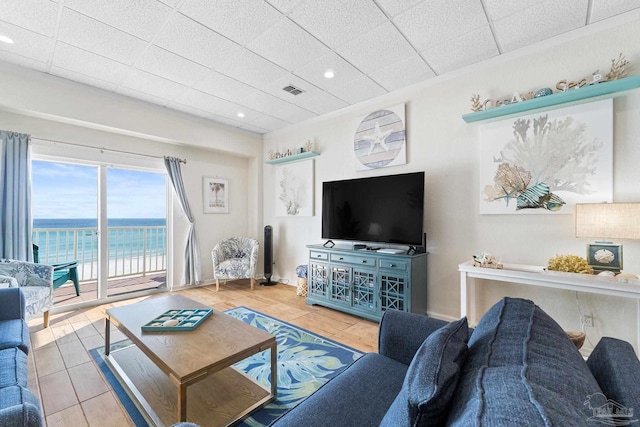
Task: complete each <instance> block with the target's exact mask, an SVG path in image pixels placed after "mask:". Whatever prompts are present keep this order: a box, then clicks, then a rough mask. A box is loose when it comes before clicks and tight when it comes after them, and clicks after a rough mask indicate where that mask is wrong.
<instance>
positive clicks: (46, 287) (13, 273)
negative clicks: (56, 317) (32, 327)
mask: <svg viewBox="0 0 640 427" xmlns="http://www.w3.org/2000/svg"><path fill="white" fill-rule="evenodd" d="M0 287H2V288H21V289H22V293H23V294H24V299H25V319H26V320H30V319H32V318H34V317H36V316H38V315H39V314H44V327H45V328H47V327H48V326H49V310H50V309H51V307H53V267H52V266H50V265H45V264H36V263H34V262H26V261H17V260H11V259H0Z"/></svg>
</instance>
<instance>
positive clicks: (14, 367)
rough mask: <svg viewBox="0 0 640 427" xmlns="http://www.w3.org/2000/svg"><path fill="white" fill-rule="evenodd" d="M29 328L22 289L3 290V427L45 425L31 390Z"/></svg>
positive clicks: (0, 325) (0, 304) (0, 409)
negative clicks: (28, 377)
mask: <svg viewBox="0 0 640 427" xmlns="http://www.w3.org/2000/svg"><path fill="white" fill-rule="evenodd" d="M28 354H29V328H28V327H27V323H26V321H25V298H24V294H23V292H22V290H21V289H20V288H4V289H0V426H2V427H40V426H42V425H43V422H42V415H41V412H40V402H39V401H38V398H37V397H36V396H35V395H34V394H33V393H31V392H30V391H29V390H28V389H27V355H28Z"/></svg>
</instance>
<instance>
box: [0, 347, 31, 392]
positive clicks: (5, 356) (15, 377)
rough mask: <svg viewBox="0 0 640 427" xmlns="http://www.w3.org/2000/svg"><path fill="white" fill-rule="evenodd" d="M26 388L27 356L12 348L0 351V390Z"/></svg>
mask: <svg viewBox="0 0 640 427" xmlns="http://www.w3.org/2000/svg"><path fill="white" fill-rule="evenodd" d="M10 385H19V386H22V387H26V386H27V355H26V354H24V353H23V352H22V350H20V349H18V348H16V347H13V348H7V349H4V350H0V388H2V387H7V386H10Z"/></svg>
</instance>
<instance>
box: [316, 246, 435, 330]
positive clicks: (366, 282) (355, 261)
mask: <svg viewBox="0 0 640 427" xmlns="http://www.w3.org/2000/svg"><path fill="white" fill-rule="evenodd" d="M307 248H308V249H309V270H308V274H307V285H308V293H307V304H318V305H322V306H325V307H330V308H333V309H336V310H340V311H344V312H346V313H350V314H354V315H356V316H361V317H364V318H367V319H370V320H375V321H379V320H380V318H381V317H382V313H384V311H385V310H388V309H396V310H401V311H409V312H412V313H420V314H426V313H427V254H426V253H421V254H415V255H406V254H384V253H379V252H374V251H368V250H364V249H363V250H354V249H350V248H339V247H337V246H336V247H333V248H326V247H324V246H322V245H308V246H307Z"/></svg>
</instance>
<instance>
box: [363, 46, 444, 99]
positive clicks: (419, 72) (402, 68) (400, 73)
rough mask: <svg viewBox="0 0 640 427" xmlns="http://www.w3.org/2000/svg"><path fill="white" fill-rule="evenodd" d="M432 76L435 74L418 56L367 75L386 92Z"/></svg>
mask: <svg viewBox="0 0 640 427" xmlns="http://www.w3.org/2000/svg"><path fill="white" fill-rule="evenodd" d="M434 76H435V73H434V72H433V71H432V70H431V69H430V68H429V66H428V65H427V64H426V62H424V60H423V59H422V58H421V57H420V55H418V54H415V55H413V56H411V57H409V58H407V59H405V60H402V61H398V62H394V63H392V64H390V65H388V66H387V67H385V68H383V69H381V70H378V71H376V72H373V73H371V74H370V75H369V77H371V78H372V79H373V80H375V81H376V82H378V84H380V85H381V86H382V87H384V88H385V89H387V90H388V91H392V90H396V89H400V88H402V87H404V86H409V85H412V84H415V83H418V82H422V81H424V80H427V79H430V78H431V77H434Z"/></svg>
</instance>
